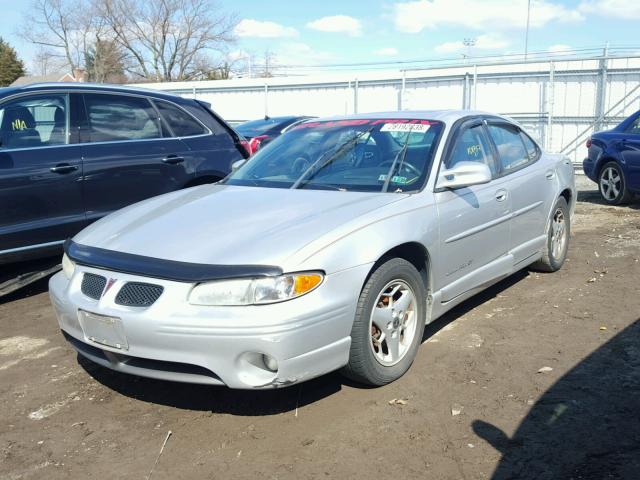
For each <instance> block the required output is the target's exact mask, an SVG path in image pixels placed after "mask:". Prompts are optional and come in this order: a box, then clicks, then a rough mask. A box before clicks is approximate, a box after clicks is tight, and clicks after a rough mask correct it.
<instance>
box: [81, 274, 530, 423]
mask: <svg viewBox="0 0 640 480" xmlns="http://www.w3.org/2000/svg"><path fill="white" fill-rule="evenodd" d="M526 276H527V271H526V270H523V271H521V272H518V273H516V274H514V275H512V276H511V277H509V278H507V279H505V280H503V281H501V282H500V283H497V284H496V285H494V286H493V287H491V288H489V289H487V290H485V291H484V292H482V293H480V294H478V295H476V296H475V297H473V298H472V299H470V300H468V301H466V302H464V303H462V304H461V305H459V306H458V307H456V308H455V309H453V310H451V311H450V312H448V313H447V314H446V315H444V316H442V317H441V318H439V319H438V320H436V321H435V322H432V323H431V324H429V325H428V326H427V327H426V329H425V333H424V336H423V341H424V340H427V339H429V338H430V337H432V336H433V335H435V334H436V333H437V332H439V331H440V330H441V329H443V328H444V327H445V326H447V325H448V324H449V323H451V322H453V321H454V320H456V319H457V318H459V317H461V316H462V315H464V314H465V313H467V312H468V311H470V310H472V309H473V308H475V307H476V306H478V305H480V304H482V303H484V302H486V301H488V300H489V299H491V298H494V297H495V296H497V295H499V294H500V293H501V292H503V291H504V290H506V289H507V288H509V287H510V286H512V285H513V284H515V283H517V282H519V281H520V280H522V279H523V278H525V277H526ZM423 348H426V347H423ZM78 363H79V364H80V365H81V366H82V368H84V369H85V370H86V371H87V373H89V375H91V376H92V377H93V378H94V379H95V380H97V381H98V382H100V383H101V384H103V385H105V386H106V387H108V388H110V389H112V390H115V391H116V392H118V393H120V394H122V395H125V396H127V397H131V398H135V399H137V400H141V401H143V402H150V403H156V404H160V405H168V406H172V407H175V408H180V409H185V410H199V411H211V412H214V413H227V414H232V415H240V416H257V415H274V414H278V413H283V412H288V411H292V410H295V408H296V407H302V406H305V405H308V404H311V403H314V402H317V401H319V400H322V399H323V398H326V397H329V396H331V395H333V394H335V393H337V392H339V391H340V390H341V389H342V387H343V386H349V387H354V388H367V387H364V386H362V385H359V384H355V383H353V382H351V381H349V380H348V379H346V378H345V377H343V376H341V375H340V374H339V373H338V372H334V373H331V374H328V375H324V376H322V377H320V378H316V379H314V380H311V381H308V382H305V383H302V384H300V385H295V386H291V387H287V388H283V389H279V390H261V391H251V390H230V389H228V388H224V387H212V386H206V385H191V384H183V383H173V382H167V381H161V380H152V379H148V378H140V377H135V376H131V375H126V374H123V373H119V372H115V371H112V370H109V369H106V368H103V367H101V366H98V365H96V364H94V363H93V362H91V361H89V360H86V359H85V358H83V357H81V356H78Z"/></svg>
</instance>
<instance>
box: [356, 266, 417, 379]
mask: <svg viewBox="0 0 640 480" xmlns="http://www.w3.org/2000/svg"><path fill="white" fill-rule="evenodd" d="M425 309H426V293H425V288H424V284H423V282H422V278H421V277H420V274H419V273H418V271H417V270H416V268H415V267H414V266H413V265H412V264H411V263H409V262H408V261H406V260H404V259H401V258H394V259H391V260H388V261H387V262H385V263H383V264H382V265H380V266H379V267H378V268H377V269H376V270H375V271H374V272H373V274H372V275H371V276H370V277H369V279H368V280H367V283H366V284H365V286H364V288H363V289H362V292H361V294H360V298H359V300H358V307H357V310H356V317H355V320H354V322H353V327H352V329H351V350H350V352H349V363H348V364H347V365H346V366H345V367H344V369H343V374H344V375H345V376H347V377H349V378H351V379H352V380H355V381H357V382H360V383H363V384H366V385H373V386H380V385H385V384H387V383H389V382H392V381H394V380H396V379H398V378H400V377H401V376H402V375H403V374H404V373H405V372H406V371H407V370H408V369H409V367H410V366H411V364H412V363H413V360H414V359H415V356H416V353H417V351H418V348H419V346H420V344H421V343H422V335H423V332H424V325H425V315H426V312H425Z"/></svg>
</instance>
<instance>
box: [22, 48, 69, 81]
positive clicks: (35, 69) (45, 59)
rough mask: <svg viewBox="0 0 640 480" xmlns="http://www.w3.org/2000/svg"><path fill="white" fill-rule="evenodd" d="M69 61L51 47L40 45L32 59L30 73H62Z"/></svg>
mask: <svg viewBox="0 0 640 480" xmlns="http://www.w3.org/2000/svg"><path fill="white" fill-rule="evenodd" d="M66 64H67V61H66V60H65V59H64V58H62V57H60V56H59V55H57V54H56V53H55V52H52V51H51V49H50V48H45V47H40V48H39V49H38V51H37V52H36V54H35V55H34V57H33V60H32V61H31V64H30V67H29V73H31V74H32V75H49V74H52V73H60V72H61V71H63V70H64V69H65V68H66V67H67V65H66Z"/></svg>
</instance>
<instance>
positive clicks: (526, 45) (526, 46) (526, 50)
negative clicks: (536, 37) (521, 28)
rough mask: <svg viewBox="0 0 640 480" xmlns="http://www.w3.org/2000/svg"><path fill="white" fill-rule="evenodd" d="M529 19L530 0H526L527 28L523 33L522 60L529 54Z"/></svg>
mask: <svg viewBox="0 0 640 480" xmlns="http://www.w3.org/2000/svg"><path fill="white" fill-rule="evenodd" d="M530 19H531V0H527V29H526V31H525V34H524V61H525V62H526V61H527V55H528V54H529V20H530Z"/></svg>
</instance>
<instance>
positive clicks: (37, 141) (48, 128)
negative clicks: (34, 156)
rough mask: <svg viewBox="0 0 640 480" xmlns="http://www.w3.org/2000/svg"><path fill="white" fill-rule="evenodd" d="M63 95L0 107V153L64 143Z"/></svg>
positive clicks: (21, 100) (65, 108) (65, 104)
mask: <svg viewBox="0 0 640 480" xmlns="http://www.w3.org/2000/svg"><path fill="white" fill-rule="evenodd" d="M67 112H68V97H67V95H34V96H30V97H22V98H19V99H17V100H13V101H10V102H7V103H5V104H3V105H1V106H0V150H2V149H11V148H33V147H47V146H52V145H64V144H66V143H67V142H68V138H69V128H68V120H67V118H68V115H67Z"/></svg>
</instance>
